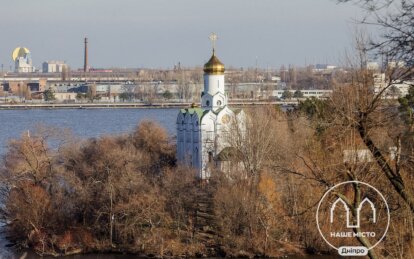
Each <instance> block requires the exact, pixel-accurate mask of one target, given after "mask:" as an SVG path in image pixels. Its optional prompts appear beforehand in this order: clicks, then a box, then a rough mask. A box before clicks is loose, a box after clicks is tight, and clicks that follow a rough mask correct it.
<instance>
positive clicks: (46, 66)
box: [42, 61, 66, 73]
mask: <svg viewBox="0 0 414 259" xmlns="http://www.w3.org/2000/svg"><path fill="white" fill-rule="evenodd" d="M65 66H66V64H65V62H63V61H46V62H43V64H42V72H43V73H62V72H63V70H64V67H65Z"/></svg>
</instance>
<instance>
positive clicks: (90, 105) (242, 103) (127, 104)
mask: <svg viewBox="0 0 414 259" xmlns="http://www.w3.org/2000/svg"><path fill="white" fill-rule="evenodd" d="M192 104H193V103H191V102H180V103H175V102H159V103H151V104H148V103H143V102H125V103H124V102H122V103H99V102H97V103H18V104H8V103H6V104H4V103H3V104H0V110H27V109H87V108H88V109H99V108H101V109H108V108H132V109H137V108H141V109H157V108H185V107H190V106H191V105H192ZM256 105H281V106H295V105H297V101H289V102H280V101H278V102H276V101H275V102H269V101H259V100H258V101H249V100H247V101H236V102H230V103H229V106H235V107H241V106H256Z"/></svg>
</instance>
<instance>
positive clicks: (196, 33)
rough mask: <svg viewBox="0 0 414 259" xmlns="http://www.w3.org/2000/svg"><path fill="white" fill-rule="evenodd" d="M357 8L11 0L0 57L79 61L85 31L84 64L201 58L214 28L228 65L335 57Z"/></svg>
mask: <svg viewBox="0 0 414 259" xmlns="http://www.w3.org/2000/svg"><path fill="white" fill-rule="evenodd" d="M362 15H363V14H362V12H361V11H360V9H359V8H358V7H355V6H353V5H348V4H340V5H339V4H337V2H336V1H335V0H320V1H318V2H312V3H311V2H310V1H306V0H293V1H288V0H283V1H272V0H262V1H248V0H228V1H218V0H210V1H190V0H175V1H166V0H154V1H151V2H149V1H133V0H124V1H122V4H120V3H119V2H115V1H106V0H104V1H97V0H89V1H80V0H74V1H71V2H70V3H69V2H65V1H51V0H42V1H40V2H33V1H27V0H22V1H10V2H6V3H3V4H2V8H1V10H0V28H1V29H2V31H3V33H4V35H7V38H5V39H4V40H3V44H2V45H1V46H0V63H1V64H4V66H5V68H8V67H9V66H10V65H13V62H12V60H11V52H12V50H13V49H14V48H15V47H17V46H21V47H27V48H29V49H30V50H31V52H32V58H33V63H34V65H35V66H36V67H37V68H40V64H41V63H42V62H44V61H47V60H64V61H66V62H67V63H68V64H69V65H70V66H71V67H72V69H76V68H81V67H82V66H83V39H84V37H88V38H89V60H90V66H91V67H95V68H100V67H121V68H122V67H127V68H138V67H148V68H171V67H173V66H174V65H175V64H177V63H178V62H180V63H181V65H182V66H201V65H202V64H203V62H205V61H207V59H208V58H209V56H210V54H211V53H210V52H211V43H210V41H209V39H208V36H209V34H210V33H211V32H215V33H217V35H218V38H219V39H218V41H217V53H218V55H219V56H220V58H221V59H222V60H223V62H224V63H225V64H226V65H227V66H234V67H255V66H256V65H257V66H259V67H262V68H266V67H271V68H278V67H279V66H280V65H282V64H285V65H288V64H293V65H297V66H300V65H306V64H316V63H332V64H338V63H339V62H340V57H341V55H342V53H344V51H345V49H346V48H350V47H351V45H352V35H353V30H354V27H355V25H354V22H353V21H354V20H356V19H358V18H361V17H362Z"/></svg>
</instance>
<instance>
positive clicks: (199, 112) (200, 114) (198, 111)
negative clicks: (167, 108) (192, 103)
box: [180, 107, 209, 120]
mask: <svg viewBox="0 0 414 259" xmlns="http://www.w3.org/2000/svg"><path fill="white" fill-rule="evenodd" d="M180 112H181V113H182V114H186V113H188V114H190V115H193V114H194V113H196V114H197V117H198V120H201V118H202V117H203V116H204V114H206V113H208V112H209V111H208V110H204V109H202V108H199V107H196V108H185V109H181V110H180Z"/></svg>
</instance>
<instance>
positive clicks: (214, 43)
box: [208, 32, 217, 51]
mask: <svg viewBox="0 0 414 259" xmlns="http://www.w3.org/2000/svg"><path fill="white" fill-rule="evenodd" d="M208 38H209V39H210V41H211V44H212V45H213V51H214V50H215V49H216V41H217V34H215V33H214V32H213V33H211V34H210V36H209V37H208Z"/></svg>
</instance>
